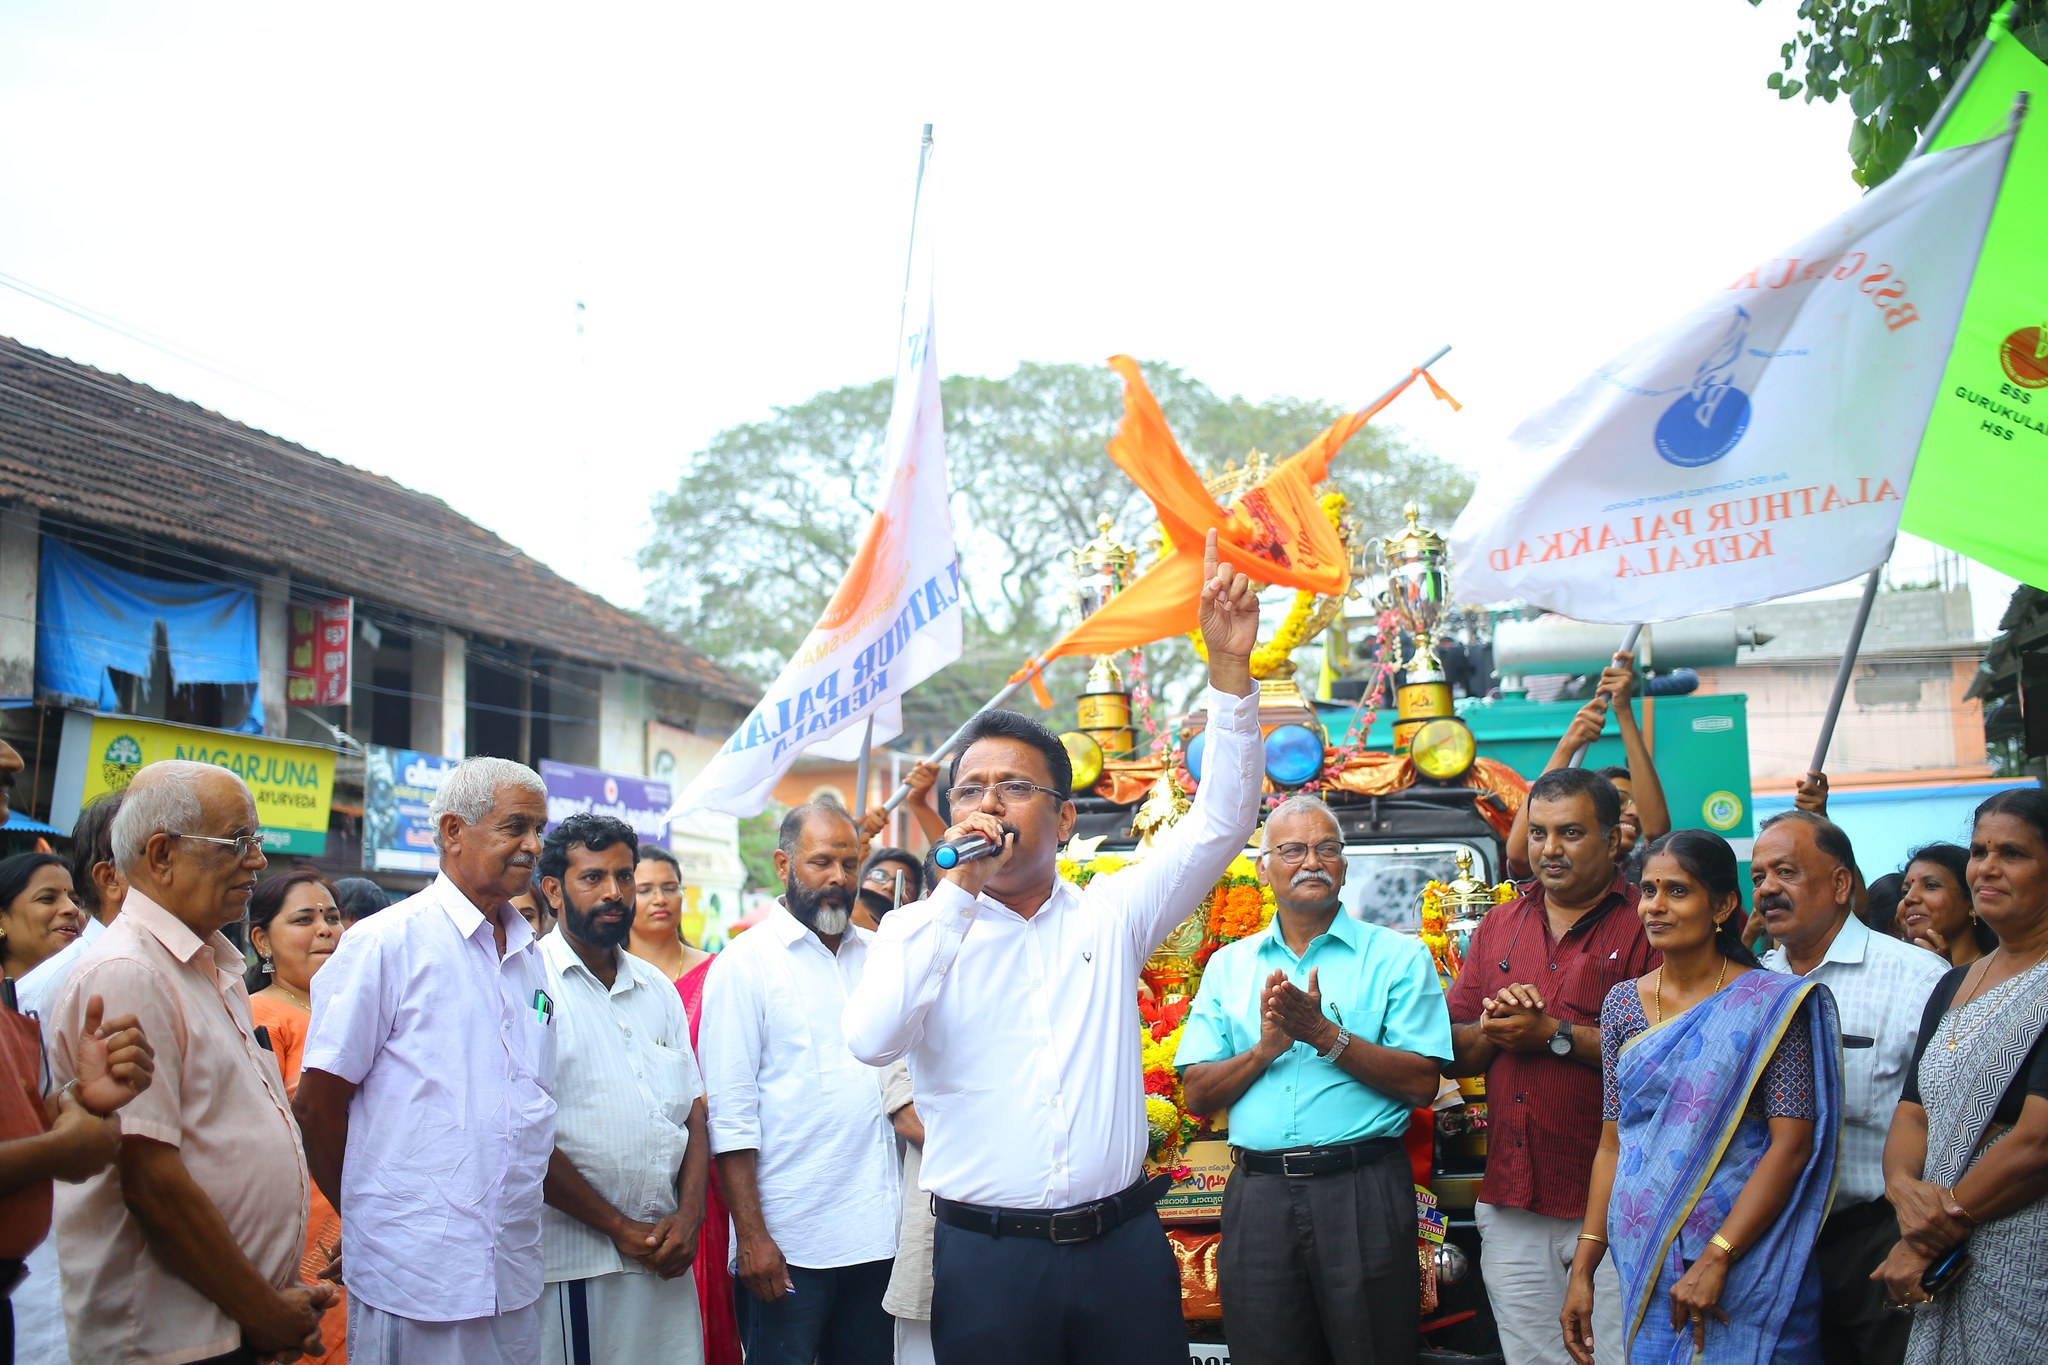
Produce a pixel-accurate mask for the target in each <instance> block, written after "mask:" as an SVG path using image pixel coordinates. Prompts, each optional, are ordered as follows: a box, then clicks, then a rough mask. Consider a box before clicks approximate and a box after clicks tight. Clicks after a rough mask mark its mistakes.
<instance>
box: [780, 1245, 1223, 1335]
mask: <svg viewBox="0 0 2048 1365" xmlns="http://www.w3.org/2000/svg"><path fill="white" fill-rule="evenodd" d="M932 1354H933V1356H934V1357H936V1358H937V1360H938V1365H1186V1362H1187V1356H1188V1333H1187V1325H1186V1324H1185V1323H1184V1322H1183V1321H1182V1320H1181V1315H1180V1270H1179V1268H1178V1267H1177V1266H1175V1264H1174V1260H1173V1249H1172V1248H1171V1247H1169V1246H1168V1245H1167V1244H1166V1230H1165V1229H1164V1228H1162V1227H1161V1226H1160V1224H1159V1215H1158V1214H1156V1213H1154V1212H1152V1211H1151V1210H1150V1209H1147V1210H1146V1211H1145V1212H1143V1213H1141V1214H1139V1215H1138V1216H1137V1217H1135V1218H1132V1219H1131V1220H1129V1221H1128V1222H1125V1223H1122V1224H1119V1225H1118V1226H1116V1227H1114V1228H1112V1229H1110V1231H1109V1232H1108V1233H1106V1234H1105V1235H1103V1236H1101V1237H1097V1238H1095V1239H1094V1240H1092V1241H1087V1242H1077V1243H1075V1244H1073V1245H1071V1246H1056V1245H1054V1244H1053V1243H1052V1242H1050V1241H1045V1240H1041V1239H1037V1238H1030V1237H991V1236H989V1235H988V1234H987V1233H985V1232H973V1231H969V1230H968V1229H966V1228H956V1227H952V1226H950V1225H949V1224H946V1223H940V1224H939V1225H938V1228H937V1230H936V1235H935V1237H934V1240H933V1244H932ZM749 1365H752V1362H749Z"/></svg>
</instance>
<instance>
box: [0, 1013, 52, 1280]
mask: <svg viewBox="0 0 2048 1365" xmlns="http://www.w3.org/2000/svg"><path fill="white" fill-rule="evenodd" d="M49 1127H50V1113H49V1110H47V1109H45V1108H44V1107H43V1037H42V1032H41V1030H39V1029H37V1028H36V1021H35V1020H33V1019H29V1018H25V1017H23V1016H22V1015H19V1014H16V1013H15V1012H14V1011H13V1010H10V1009H5V1008H0V1142H14V1141H17V1140H19V1139H21V1138H32V1137H37V1136H39V1135H41V1134H43V1133H45V1132H47V1131H49ZM49 1231H50V1182H49V1181H47V1180H38V1181H35V1182H33V1183H31V1184H28V1185H24V1186H22V1187H21V1188H20V1189H18V1190H15V1191H14V1192H13V1193H11V1194H4V1195H0V1260H8V1261H19V1260H23V1259H25V1258H26V1257H27V1256H28V1254H29V1253H30V1252H31V1251H34V1250H35V1248H36V1244H37V1243H38V1242H40V1241H42V1240H43V1238H44V1236H45V1235H47V1234H48V1233H49Z"/></svg>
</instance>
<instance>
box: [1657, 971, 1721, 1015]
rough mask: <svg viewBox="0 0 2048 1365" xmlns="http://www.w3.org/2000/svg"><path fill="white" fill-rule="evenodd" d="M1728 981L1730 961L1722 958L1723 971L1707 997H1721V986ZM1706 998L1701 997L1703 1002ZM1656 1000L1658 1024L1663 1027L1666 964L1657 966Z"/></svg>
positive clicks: (1716, 977)
mask: <svg viewBox="0 0 2048 1365" xmlns="http://www.w3.org/2000/svg"><path fill="white" fill-rule="evenodd" d="M1727 979H1728V959H1727V958H1725V957H1724V958H1722V959H1721V970H1720V972H1719V973H1717V974H1716V975H1715V977H1714V989H1713V990H1710V991H1708V992H1707V995H1719V994H1720V993H1721V985H1722V983H1723V982H1725V981H1726V980H1727ZM1705 998H1706V996H1701V997H1700V999H1702V1000H1704V999H1705ZM1656 999H1657V1022H1658V1024H1660V1025H1661V1024H1663V1022H1664V964H1663V963H1661V962H1660V963H1658V964H1657V990H1656ZM1694 1003H1695V1004H1697V1003H1698V1002H1697V1001H1695V1002H1694ZM1683 1012H1684V1011H1680V1013H1683Z"/></svg>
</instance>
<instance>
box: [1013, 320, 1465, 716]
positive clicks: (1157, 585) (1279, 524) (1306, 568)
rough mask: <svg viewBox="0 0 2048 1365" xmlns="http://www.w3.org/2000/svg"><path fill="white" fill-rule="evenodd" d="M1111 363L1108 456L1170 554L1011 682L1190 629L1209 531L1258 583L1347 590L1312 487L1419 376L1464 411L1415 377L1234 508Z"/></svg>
mask: <svg viewBox="0 0 2048 1365" xmlns="http://www.w3.org/2000/svg"><path fill="white" fill-rule="evenodd" d="M1109 365H1110V368H1111V369H1113V370H1115V371H1116V372H1117V373H1118V374H1120V375H1122V376H1123V379H1124V419H1123V422H1122V423H1121V424H1120V425H1119V426H1118V427H1117V432H1116V435H1115V436H1113V437H1111V438H1110V442H1109V454H1110V458H1111V459H1113V460H1115V461H1116V463H1117V466H1118V468H1120V469H1122V470H1123V471H1124V472H1125V473H1126V474H1129V475H1130V476H1131V480H1132V482H1134V483H1136V484H1137V485H1138V487H1140V488H1142V489H1144V490H1145V495H1146V496H1147V497H1149V498H1151V499H1152V505H1153V507H1154V508H1155V509H1156V510H1157V511H1158V513H1159V520H1160V522H1161V523H1162V524H1163V525H1164V526H1165V527H1166V532H1167V535H1168V536H1170V537H1171V538H1172V541H1173V548H1172V549H1171V550H1170V551H1169V552H1168V553H1167V555H1166V557H1165V558H1164V559H1162V560H1160V561H1159V562H1158V563H1157V564H1155V565H1153V566H1152V567H1151V568H1150V569H1148V570H1146V571H1145V572H1144V573H1143V574H1141V575H1139V577H1138V580H1137V581H1136V582H1135V583H1133V584H1131V585H1130V586H1129V587H1128V588H1125V589H1124V590H1123V591H1122V592H1120V593H1118V594H1117V595H1116V596H1115V597H1113V598H1111V599H1110V600H1109V603H1108V605H1106V606H1104V607H1103V608H1102V610H1100V611H1098V612H1096V613H1095V614H1094V615H1093V616H1090V617H1089V618H1088V619H1087V620H1085V621H1083V622H1082V623H1081V624H1080V625H1078V626H1076V627H1075V628H1074V629H1073V630H1071V631H1069V632H1068V633H1067V634H1066V635H1065V636H1064V637H1062V638H1061V639H1060V641H1059V642H1058V643H1057V644H1055V645H1053V647H1052V648H1050V649H1048V650H1047V651H1046V652H1045V653H1044V654H1042V655H1040V656H1039V657H1038V658H1037V659H1035V660H1033V661H1032V662H1031V663H1029V664H1027V665H1026V666H1025V667H1024V668H1022V669H1019V670H1018V671H1017V672H1016V673H1014V674H1012V675H1011V678H1012V681H1015V680H1016V679H1019V678H1022V677H1024V676H1025V675H1026V674H1027V673H1028V672H1030V671H1031V670H1033V669H1037V668H1041V667H1043V665H1045V664H1047V663H1050V662H1051V661H1052V660H1054V659H1056V658H1059V657H1061V656H1062V655H1068V654H1109V653H1112V652H1114V651H1116V650H1120V649H1136V648H1137V647H1139V646H1141V645H1148V644H1151V643H1152V642H1153V641H1154V640H1164V639H1166V638H1168V637H1169V636H1173V635H1183V634H1186V633H1187V632H1189V631H1191V630H1193V629H1194V628H1195V625H1196V623H1197V619H1198V616H1199V613H1200V608H1201V598H1202V545H1203V541H1204V540H1205V539H1206V538H1207V536H1208V533H1209V531H1210V530H1211V529H1214V530H1215V531H1216V532H1217V533H1218V534H1217V551H1218V553H1219V554H1220V555H1221V556H1222V558H1223V559H1224V561H1225V562H1227V563H1228V564H1230V565H1231V567H1233V568H1236V569H1238V570H1241V571H1242V572H1243V573H1245V574H1246V575H1248V576H1249V577H1250V578H1251V579H1252V580H1253V581H1254V582H1257V583H1263V584H1272V585H1277V586H1280V587H1288V588H1298V589H1301V590H1304V591H1307V592H1315V593H1323V594H1327V595H1335V594H1337V593H1340V592H1343V591H1344V589H1345V588H1346V587H1347V586H1348V585H1349V583H1350V580H1351V566H1350V563H1349V561H1348V558H1347V556H1346V555H1345V553H1344V544H1343V542H1342V541H1341V540H1340V539H1338V536H1337V531H1336V528H1334V527H1333V526H1331V525H1330V522H1329V519H1328V518H1327V517H1325V516H1324V515H1323V510H1322V507H1321V505H1320V502H1319V500H1318V499H1317V497H1316V491H1315V486H1316V484H1318V483H1320V482H1321V481H1322V480H1324V479H1326V478H1328V477H1329V472H1330V460H1331V458H1332V457H1333V456H1335V455H1336V453H1337V451H1338V450H1339V449H1340V448H1341V447H1342V446H1343V444H1344V443H1345V442H1346V441H1348V440H1350V439H1351V438H1352V437H1353V436H1354V435H1356V434H1357V432H1358V429H1359V428H1360V427H1363V426H1364V425H1365V424H1366V423H1367V422H1369V421H1371V420H1372V419H1373V418H1374V417H1375V416H1377V415H1378V414H1379V412H1380V410H1381V409H1382V408H1384V407H1386V405H1387V404H1389V403H1391V402H1393V401H1394V399H1395V398H1397V397H1399V396H1400V395H1401V393H1402V392H1403V391H1405V390H1406V389H1407V387H1408V386H1409V385H1410V384H1412V383H1414V382H1415V380H1416V379H1417V378H1418V377H1420V378H1422V379H1423V380H1425V381H1426V382H1427V383H1428V384H1429V387H1430V391H1431V392H1432V393H1434V394H1436V396H1437V397H1439V398H1442V399H1444V400H1445V401H1446V402H1449V403H1451V404H1452V405H1453V406H1456V400H1455V399H1453V398H1452V397H1451V396H1450V395H1449V394H1447V393H1445V392H1444V391H1443V389H1442V388H1440V387H1439V386H1438V385H1437V382H1436V380H1435V379H1433V378H1430V376H1429V375H1428V374H1427V373H1426V372H1424V371H1422V370H1414V371H1411V372H1410V373H1409V375H1408V377H1407V378H1406V379H1404V380H1402V381H1401V383H1399V384H1398V385H1396V386H1395V387H1394V388H1392V389H1391V390H1389V391H1388V392H1387V394H1386V396H1385V397H1383V398H1381V399H1380V400H1379V401H1378V402H1376V403H1374V404H1373V405H1372V406H1371V407H1368V408H1361V409H1360V410H1359V411H1357V412H1354V413H1351V414H1350V415H1349V416H1346V417H1343V418H1340V419H1339V420H1337V421H1336V422H1334V423H1332V424H1331V425H1330V426H1329V427H1328V428H1327V429H1326V430H1324V431H1323V432H1322V433H1321V434H1320V435H1318V436H1317V437H1316V438H1315V439H1314V440H1313V441H1310V442H1309V443H1308V444H1307V445H1305V446H1303V447H1302V448H1301V449H1300V450H1298V451H1296V452H1295V453H1294V454H1293V455H1290V456H1289V457H1288V458H1287V459H1286V460H1285V461H1284V462H1283V463H1281V464H1280V465H1279V467H1277V468H1276V469H1274V470H1273V471H1272V472H1271V473H1270V474H1268V475H1267V476H1266V477H1265V478H1263V479H1261V480H1260V481H1259V482H1258V484H1257V485H1256V486H1254V487H1252V488H1250V489H1248V490H1246V491H1245V493H1244V494H1243V495H1241V496H1240V497H1239V498H1238V499H1237V501H1236V502H1234V503H1232V504H1231V506H1230V507H1229V509H1228V510H1225V509H1224V508H1222V507H1219V506H1217V504H1216V500H1215V499H1214V498H1212V497H1210V496H1209V492H1208V490H1207V489H1205V488H1203V487H1202V476H1201V475H1200V474H1198V473H1196V472H1195V469H1194V466H1193V465H1191V464H1189V463H1188V458H1187V456H1186V455H1184V454H1183V453H1182V452H1181V448H1180V442H1178V441H1176V440H1175V439H1174V438H1173V431H1172V429H1171V428H1170V427H1168V426H1167V424H1166V414H1165V413H1163V412H1161V411H1160V409H1159V403H1158V401H1157V400H1156V399H1154V398H1153V397H1152V390H1151V389H1149V388H1148V387H1146V384H1145V376H1144V374H1143V373H1142V372H1140V370H1139V369H1138V362H1137V361H1135V360H1132V359H1131V358H1130V357H1129V356H1123V355H1120V356H1112V357H1111V358H1110V361H1109ZM1031 681H1032V689H1033V691H1034V692H1036V693H1037V694H1038V697H1039V700H1040V701H1041V702H1043V703H1044V704H1045V705H1048V706H1050V705H1051V704H1052V702H1051V699H1050V696H1049V695H1048V694H1047V693H1046V691H1045V690H1044V684H1043V683H1042V682H1041V681H1040V680H1039V679H1038V678H1037V677H1036V676H1033V677H1032V680H1031Z"/></svg>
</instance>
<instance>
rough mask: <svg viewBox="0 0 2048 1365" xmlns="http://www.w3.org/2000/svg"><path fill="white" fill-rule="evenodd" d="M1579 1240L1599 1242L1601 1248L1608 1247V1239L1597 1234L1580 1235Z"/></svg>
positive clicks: (1585, 1233) (1583, 1233)
mask: <svg viewBox="0 0 2048 1365" xmlns="http://www.w3.org/2000/svg"><path fill="white" fill-rule="evenodd" d="M1579 1240H1580V1241H1581V1242H1598V1243H1599V1244H1600V1245H1601V1246H1606V1245H1607V1239H1606V1238H1605V1237H1602V1236H1601V1235H1600V1234H1599V1233H1597V1232H1582V1233H1580V1234H1579Z"/></svg>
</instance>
